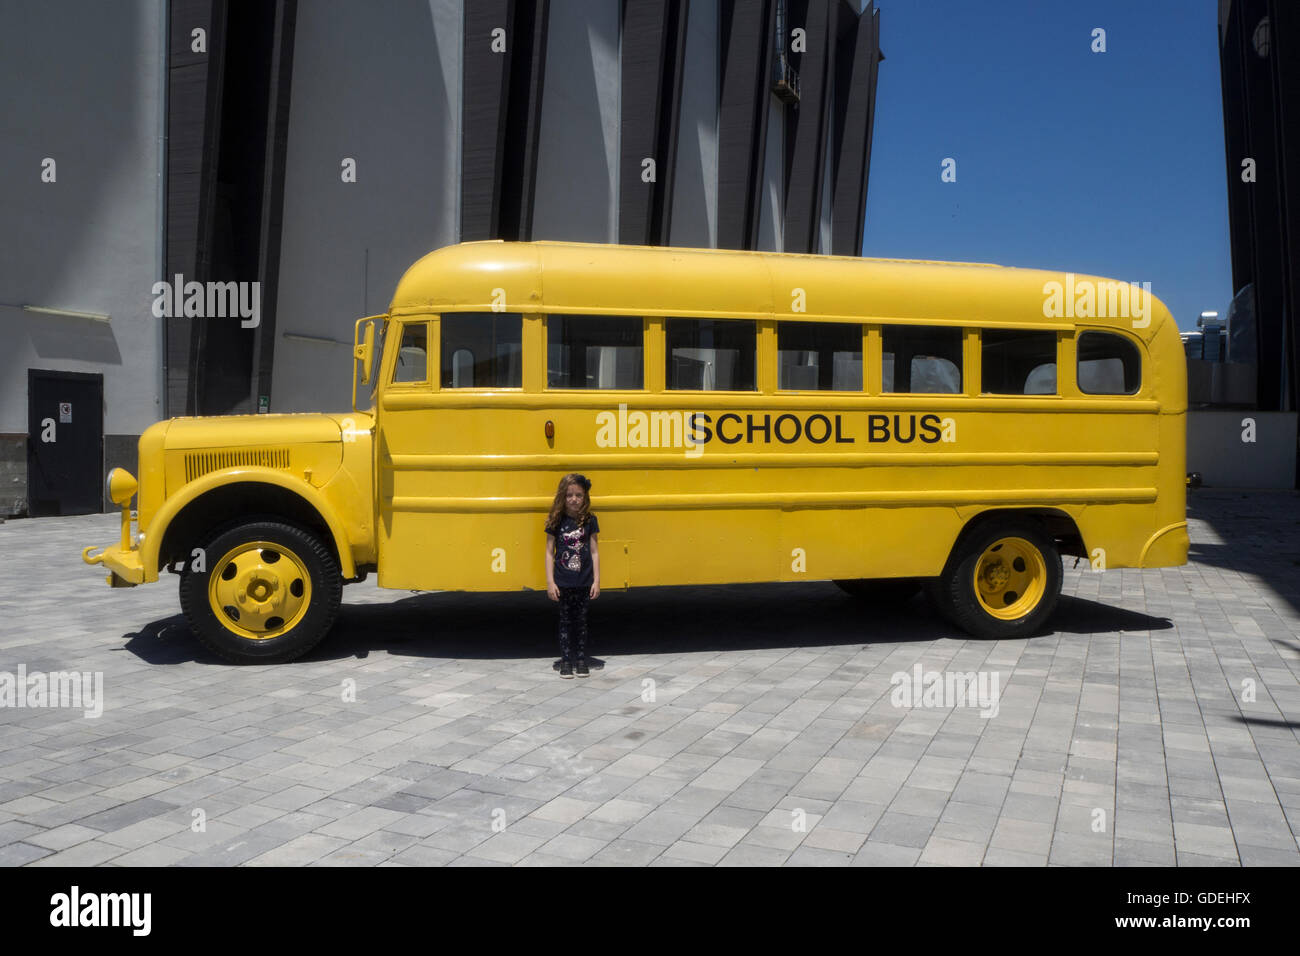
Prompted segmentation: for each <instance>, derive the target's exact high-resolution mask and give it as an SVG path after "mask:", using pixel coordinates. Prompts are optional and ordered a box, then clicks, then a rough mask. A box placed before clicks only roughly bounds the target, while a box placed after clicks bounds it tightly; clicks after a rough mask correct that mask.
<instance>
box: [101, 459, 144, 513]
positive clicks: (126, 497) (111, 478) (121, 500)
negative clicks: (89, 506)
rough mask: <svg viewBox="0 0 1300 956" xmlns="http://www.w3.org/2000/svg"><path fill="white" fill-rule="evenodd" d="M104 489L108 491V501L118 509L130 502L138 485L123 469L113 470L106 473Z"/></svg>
mask: <svg viewBox="0 0 1300 956" xmlns="http://www.w3.org/2000/svg"><path fill="white" fill-rule="evenodd" d="M105 487H106V489H107V491H108V500H109V501H111V502H113V504H115V505H118V506H119V507H120V506H122V505H125V504H126V503H127V502H129V501H130V500H131V497H132V496H133V495H134V494H135V493H136V490H137V489H138V488H139V487H140V483H139V482H138V481H136V480H135V478H134V476H132V474H131V473H130V472H129V471H127V470H126V469H125V468H114V469H113V470H112V471H110V472H109V473H108V481H107V482H106V483H105Z"/></svg>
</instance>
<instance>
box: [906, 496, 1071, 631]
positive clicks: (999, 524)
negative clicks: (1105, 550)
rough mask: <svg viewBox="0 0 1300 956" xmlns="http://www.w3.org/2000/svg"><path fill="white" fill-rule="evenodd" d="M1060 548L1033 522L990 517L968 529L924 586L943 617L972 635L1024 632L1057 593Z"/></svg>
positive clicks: (1042, 618)
mask: <svg viewBox="0 0 1300 956" xmlns="http://www.w3.org/2000/svg"><path fill="white" fill-rule="evenodd" d="M1063 576H1064V575H1063V572H1062V570H1061V553H1060V551H1059V550H1058V549H1057V547H1056V543H1055V542H1054V541H1053V540H1052V538H1051V537H1050V536H1049V535H1047V534H1046V533H1045V532H1044V531H1043V530H1042V529H1041V528H1040V527H1039V526H1038V525H1037V524H1036V523H1033V522H1032V521H1031V520H1026V519H1021V518H1010V517H1008V518H995V519H992V520H990V521H988V522H986V523H984V524H982V525H980V526H979V527H978V528H976V529H975V530H973V531H972V532H970V533H969V534H967V535H966V536H965V537H964V538H963V539H962V540H961V541H960V542H959V543H958V545H957V547H956V548H955V549H954V550H953V553H952V555H951V556H950V557H949V559H948V564H947V566H946V567H945V568H944V571H943V574H942V575H940V576H939V577H938V578H936V579H934V580H933V581H932V582H931V583H930V585H929V592H930V597H931V599H932V600H933V601H934V603H935V604H936V605H937V606H938V608H939V610H940V612H941V613H942V614H943V615H944V617H946V618H948V620H950V621H951V622H952V623H953V624H956V625H957V626H958V627H960V628H961V629H962V630H964V631H966V632H967V633H968V634H971V635H972V636H974V637H979V638H985V639H990V640H1002V639H1011V638H1023V637H1029V636H1031V635H1033V634H1035V633H1037V631H1038V630H1039V628H1041V627H1042V626H1043V624H1044V623H1045V622H1046V621H1047V619H1048V618H1049V617H1050V616H1051V614H1052V611H1054V610H1055V609H1056V603H1057V600H1058V598H1059V597H1060V595H1061V579H1062V577H1063Z"/></svg>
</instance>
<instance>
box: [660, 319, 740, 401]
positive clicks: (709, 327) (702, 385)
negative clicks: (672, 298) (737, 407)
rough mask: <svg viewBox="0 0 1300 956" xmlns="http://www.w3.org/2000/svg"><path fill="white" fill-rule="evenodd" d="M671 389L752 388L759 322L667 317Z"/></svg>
mask: <svg viewBox="0 0 1300 956" xmlns="http://www.w3.org/2000/svg"><path fill="white" fill-rule="evenodd" d="M665 331H666V333H667V336H666V337H667V346H668V347H667V361H668V367H667V369H666V370H665V372H666V375H667V382H668V387H669V388H670V389H693V390H697V391H737V392H752V391H754V390H755V388H756V387H757V386H756V381H757V376H756V375H755V370H756V362H757V356H758V351H757V344H758V326H757V325H756V324H755V322H754V321H753V320H752V319H668V320H667V321H666V322H665Z"/></svg>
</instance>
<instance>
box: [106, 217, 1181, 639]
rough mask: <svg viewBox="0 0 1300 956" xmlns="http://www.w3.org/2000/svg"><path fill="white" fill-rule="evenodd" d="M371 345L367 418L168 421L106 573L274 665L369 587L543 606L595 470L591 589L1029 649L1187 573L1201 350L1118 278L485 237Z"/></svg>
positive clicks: (153, 444)
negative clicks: (885, 625)
mask: <svg viewBox="0 0 1300 956" xmlns="http://www.w3.org/2000/svg"><path fill="white" fill-rule="evenodd" d="M354 342H355V344H354V350H353V353H354V359H355V361H354V362H353V385H352V387H353V396H354V399H353V406H354V409H353V411H351V412H348V413H343V414H333V415H324V414H312V415H250V416H231V417H221V418H191V419H185V418H180V419H173V420H171V421H166V422H159V423H158V424H156V425H154V426H152V427H151V428H149V429H148V430H147V431H146V432H145V434H144V435H143V436H142V437H141V439H140V446H139V471H140V478H139V481H138V487H137V480H136V479H135V478H134V477H133V476H131V475H129V474H127V473H126V472H124V471H122V470H120V469H115V470H114V471H113V473H111V474H110V476H109V479H108V482H109V497H110V499H111V500H112V501H114V502H115V503H116V504H117V505H119V506H120V507H121V508H122V533H121V540H120V542H118V543H117V544H116V545H114V546H111V547H108V548H106V549H103V550H102V551H97V550H96V549H95V548H94V547H91V548H87V549H86V550H85V551H84V552H83V557H84V559H85V560H86V561H87V562H88V563H92V564H103V565H104V566H105V567H106V568H107V569H108V570H109V571H110V572H111V573H110V574H109V578H108V579H109V583H110V584H113V585H115V586H130V585H135V584H141V583H144V582H150V581H156V580H157V579H158V576H159V574H160V572H161V571H162V570H163V569H168V570H171V571H174V572H176V573H179V574H180V575H181V582H180V596H181V604H182V607H183V608H184V611H185V613H186V615H187V617H188V619H189V621H190V624H191V626H192V627H193V629H194V631H195V632H196V634H197V635H198V636H199V638H200V639H201V640H203V641H204V643H206V644H207V645H208V646H210V647H211V648H213V649H214V650H215V651H217V652H218V653H220V654H222V655H224V656H225V657H227V658H230V659H232V660H237V661H263V662H266V661H282V660H289V659H292V658H294V657H297V656H299V655H301V654H303V653H305V652H306V651H307V650H309V649H310V648H311V647H313V646H314V645H315V644H316V643H317V642H318V641H319V640H320V639H321V638H322V637H323V636H324V635H325V634H326V633H327V631H328V630H329V628H330V626H331V624H332V622H333V620H334V617H335V614H336V613H337V610H338V607H339V602H340V596H341V590H342V585H343V584H344V583H348V582H351V581H356V580H360V579H361V578H363V577H364V576H365V575H366V574H367V573H368V572H370V571H374V572H376V573H377V575H378V582H379V585H380V586H381V587H387V588H401V589H420V590H445V591H457V590H464V591H514V590H520V589H524V590H529V589H534V590H544V589H545V571H544V564H543V561H544V542H543V538H544V536H543V532H542V527H543V523H544V519H545V515H546V513H547V509H548V506H549V505H550V502H551V499H552V496H553V495H554V492H555V488H556V484H557V482H558V480H559V478H560V476H561V475H563V474H564V473H566V472H570V471H580V472H583V473H585V474H586V475H587V476H588V477H589V478H591V479H592V481H593V487H592V501H593V510H595V511H597V512H598V513H599V514H600V518H601V527H602V529H603V533H602V538H603V539H604V540H602V542H601V549H600V550H601V582H600V584H601V587H602V589H611V588H613V589H618V588H628V587H634V586H646V585H692V584H725V583H741V582H766V581H815V580H822V581H824V580H833V581H835V582H836V583H838V584H839V585H840V586H841V587H842V588H843V589H844V590H846V591H848V592H849V593H850V594H853V595H856V596H859V597H862V598H865V599H871V600H886V599H898V598H902V597H910V596H912V595H913V594H914V593H916V592H917V591H919V590H921V589H922V588H924V589H925V590H926V591H927V592H928V594H929V597H930V599H931V600H932V601H933V602H934V604H935V606H936V607H937V608H938V610H939V611H940V612H941V613H942V615H943V616H944V617H946V618H947V619H949V620H950V621H951V622H952V623H953V624H955V625H956V626H957V627H959V628H961V629H963V630H965V631H966V632H968V633H970V634H972V635H976V636H978V637H983V638H1019V637H1025V636H1028V635H1032V634H1034V633H1036V632H1038V631H1040V630H1041V629H1042V628H1043V626H1044V624H1045V622H1046V620H1047V618H1048V616H1049V615H1050V614H1051V613H1052V611H1053V609H1054V607H1055V605H1056V602H1057V597H1058V595H1059V592H1060V588H1061V578H1062V564H1061V555H1063V554H1065V555H1074V556H1077V557H1081V558H1083V559H1085V560H1086V561H1087V562H1088V563H1089V565H1090V566H1091V567H1092V568H1094V569H1096V570H1105V569H1114V568H1156V567H1171V566H1176V565H1181V564H1184V563H1185V562H1186V559H1187V549H1188V538H1187V522H1186V513H1185V450H1184V447H1185V416H1186V408H1187V398H1186V392H1187V388H1186V368H1185V361H1184V355H1183V350H1182V346H1181V342H1180V341H1179V337H1178V330H1177V327H1176V326H1175V324H1174V321H1173V319H1172V317H1171V316H1170V314H1169V312H1168V310H1167V309H1166V308H1165V307H1164V305H1162V304H1161V303H1160V302H1159V301H1158V300H1156V299H1154V298H1152V297H1151V296H1150V295H1149V292H1147V291H1146V290H1144V289H1142V288H1139V287H1138V286H1136V285H1132V284H1129V283H1120V282H1113V281H1109V280H1104V279H1098V278H1093V277H1088V276H1076V275H1073V274H1070V273H1064V274H1063V273H1053V272H1043V271H1036V270H1028V269H1018V268H1004V267H1001V266H994V265H985V264H975V263H941V262H918V261H900V260H884V259H859V258H849V257H835V256H812V255H793V254H779V253H761V252H733V251H723V250H710V249H676V248H652V247H629V246H613V245H590V244H582V243H563V242H529V243H505V242H470V243H463V244H460V245H456V246H449V247H446V248H443V249H439V250H437V251H435V252H432V253H430V254H429V255H427V256H425V257H424V258H422V259H420V260H419V261H418V262H417V263H415V265H414V266H412V267H411V268H410V269H409V270H408V271H407V273H406V275H405V276H404V277H403V278H402V279H401V281H400V282H399V283H398V286H397V289H396V292H395V294H394V296H393V300H392V303H391V306H390V308H389V310H388V312H387V314H385V315H382V316H374V317H370V318H367V319H362V320H360V321H358V322H357V326H356V334H355V339H354ZM358 389H359V390H360V391H358ZM358 395H360V402H359V403H358ZM367 395H368V397H367ZM358 404H360V405H361V406H364V407H363V408H362V409H361V410H358V408H357V405H358ZM137 492H138V519H137V523H136V524H135V525H134V526H133V525H132V514H131V511H130V503H131V499H132V496H133V495H136V494H137ZM866 621H867V619H866V618H864V628H863V629H864V634H869V632H870V627H869V624H868V623H866Z"/></svg>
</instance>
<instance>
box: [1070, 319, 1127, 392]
mask: <svg viewBox="0 0 1300 956" xmlns="http://www.w3.org/2000/svg"><path fill="white" fill-rule="evenodd" d="M1075 350H1076V352H1077V353H1078V361H1079V371H1078V381H1079V391H1081V392H1083V393H1084V394H1086V395H1136V394H1137V392H1138V390H1139V388H1141V385H1142V356H1141V354H1140V353H1139V352H1138V350H1137V346H1136V345H1134V344H1133V343H1132V342H1130V341H1129V340H1128V339H1126V338H1124V336H1122V335H1116V334H1115V333H1114V332H1084V333H1082V334H1081V335H1080V336H1079V338H1078V340H1077V344H1076V346H1075Z"/></svg>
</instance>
